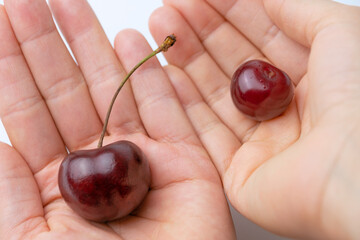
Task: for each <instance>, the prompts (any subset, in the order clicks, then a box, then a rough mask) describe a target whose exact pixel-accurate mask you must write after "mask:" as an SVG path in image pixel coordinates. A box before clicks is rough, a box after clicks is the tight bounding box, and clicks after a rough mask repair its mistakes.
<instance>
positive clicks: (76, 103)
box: [5, 0, 101, 150]
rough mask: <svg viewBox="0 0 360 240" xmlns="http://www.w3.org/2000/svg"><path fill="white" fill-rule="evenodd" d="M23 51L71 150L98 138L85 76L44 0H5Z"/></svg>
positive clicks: (98, 124)
mask: <svg viewBox="0 0 360 240" xmlns="http://www.w3.org/2000/svg"><path fill="white" fill-rule="evenodd" d="M5 8H6V10H7V12H8V14H9V18H10V22H11V25H12V27H13V29H14V32H15V35H16V37H17V39H18V41H19V43H20V46H21V50H22V52H23V54H24V56H25V58H26V61H27V64H28V65H29V68H30V70H31V72H32V75H33V76H34V79H35V81H36V84H37V86H38V88H39V90H40V92H41V94H42V96H43V97H44V98H45V101H46V103H47V106H48V107H49V110H50V112H51V114H52V116H53V118H54V121H55V123H56V125H57V128H58V129H59V132H60V134H61V136H62V138H63V139H64V141H65V143H66V145H67V146H68V147H69V149H70V150H72V149H75V148H79V147H81V146H84V145H86V144H88V143H90V142H92V141H94V140H95V138H97V137H98V135H99V132H100V130H101V122H100V121H99V119H98V116H97V113H96V111H95V108H94V106H93V104H92V101H91V98H90V95H89V93H88V89H87V86H86V84H85V81H84V79H83V76H82V74H81V72H80V70H79V69H78V67H77V65H76V64H75V62H74V60H73V59H72V57H71V55H70V53H69V52H68V50H67V48H66V46H65V45H64V43H63V42H62V39H61V37H60V35H59V33H58V32H57V31H56V27H55V24H54V22H53V19H52V16H51V13H50V11H49V8H48V6H47V4H46V1H43V0H40V1H39V0H37V1H35V0H24V1H5Z"/></svg>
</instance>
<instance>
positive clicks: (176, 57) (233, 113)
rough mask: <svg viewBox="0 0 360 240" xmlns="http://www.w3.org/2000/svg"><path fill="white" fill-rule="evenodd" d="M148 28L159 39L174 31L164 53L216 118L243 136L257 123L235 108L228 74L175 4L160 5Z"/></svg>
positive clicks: (159, 40) (238, 135)
mask: <svg viewBox="0 0 360 240" xmlns="http://www.w3.org/2000/svg"><path fill="white" fill-rule="evenodd" d="M164 22H166V24H163V23H164ZM150 30H151V31H152V34H153V36H154V38H155V40H156V41H157V42H158V43H160V42H161V41H162V39H163V36H164V35H166V34H167V33H169V32H174V33H175V34H176V35H177V38H178V41H177V43H176V45H175V46H174V47H173V49H172V51H168V52H167V53H166V54H165V56H166V58H167V60H168V61H169V63H171V64H173V65H176V66H178V67H180V68H182V69H184V71H185V72H186V73H187V74H188V76H189V77H190V79H192V80H193V82H194V83H195V85H196V87H197V89H198V90H199V92H200V93H201V95H202V97H203V98H204V101H205V102H206V103H207V104H208V105H209V106H210V107H211V109H212V110H213V111H214V112H215V113H216V115H217V116H218V118H219V119H220V120H221V121H223V122H224V123H225V125H226V126H227V127H228V128H229V129H232V131H234V133H235V135H236V136H237V137H239V138H240V139H242V138H243V137H244V136H245V135H246V133H247V131H248V130H249V129H250V128H251V127H253V126H254V124H256V123H255V122H254V121H252V120H249V119H248V118H246V117H245V116H244V115H243V114H241V113H240V112H239V111H238V110H237V109H236V108H235V106H234V104H233V103H232V100H231V96H230V79H229V77H228V76H227V75H226V74H224V72H223V71H222V69H221V68H219V66H218V64H217V63H216V62H215V61H214V60H213V58H212V57H211V56H210V55H209V54H208V52H207V51H206V50H205V49H204V47H203V46H202V43H201V42H200V41H199V39H198V38H197V36H196V34H195V33H194V32H193V31H192V29H191V27H190V26H189V25H188V24H187V23H186V21H185V19H184V18H183V17H182V16H181V15H180V14H179V13H178V12H177V11H176V10H175V9H174V8H171V7H163V8H160V9H158V10H157V11H156V12H155V13H154V14H153V15H152V17H151V19H150ZM239 123H241V124H239Z"/></svg>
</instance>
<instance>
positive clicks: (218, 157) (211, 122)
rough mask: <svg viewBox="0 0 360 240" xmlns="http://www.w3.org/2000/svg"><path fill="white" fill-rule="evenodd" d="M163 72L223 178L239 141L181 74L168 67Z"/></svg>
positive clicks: (177, 69) (175, 69) (179, 71)
mask: <svg viewBox="0 0 360 240" xmlns="http://www.w3.org/2000/svg"><path fill="white" fill-rule="evenodd" d="M166 72H167V73H168V76H169V77H170V80H171V83H172V84H173V86H174V88H175V90H176V94H177V95H178V97H179V99H180V102H181V104H182V106H183V108H184V109H185V111H186V114H187V116H188V117H189V119H190V121H191V123H192V125H193V126H194V128H195V131H196V133H197V135H198V136H199V138H200V140H201V142H202V144H203V145H204V147H205V149H207V151H208V153H209V154H210V157H211V159H212V160H213V162H214V164H215V166H216V168H217V169H218V172H219V174H220V175H221V176H223V175H224V173H225V172H226V170H227V168H228V167H229V166H230V164H231V159H232V157H233V155H234V154H235V152H236V151H237V149H238V148H239V147H240V146H241V143H240V141H239V140H238V139H237V137H236V136H235V135H234V134H233V132H232V131H230V130H229V129H228V128H227V127H226V126H225V125H224V124H223V123H222V122H221V120H220V119H219V118H218V117H217V116H216V115H215V114H214V113H213V112H212V110H211V109H210V108H209V107H208V105H207V104H206V103H205V102H204V100H203V99H202V97H201V95H200V93H199V92H198V91H197V89H196V87H195V85H194V84H193V82H192V81H191V80H190V79H189V77H188V76H187V75H186V74H185V73H184V72H183V71H181V70H180V69H179V68H176V67H174V66H168V67H167V68H166Z"/></svg>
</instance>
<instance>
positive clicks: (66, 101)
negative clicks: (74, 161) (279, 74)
mask: <svg viewBox="0 0 360 240" xmlns="http://www.w3.org/2000/svg"><path fill="white" fill-rule="evenodd" d="M50 5H51V7H52V10H53V13H54V16H55V17H56V19H57V21H58V22H59V25H60V27H61V29H62V32H63V34H64V35H65V37H66V38H67V41H68V42H69V45H70V47H71V49H72V51H73V53H74V55H75V57H76V60H77V62H78V64H79V66H77V65H76V64H75V63H74V61H73V60H72V58H71V57H70V55H69V53H68V52H67V50H66V48H65V46H64V45H63V44H62V42H61V41H60V38H59V36H58V34H57V33H56V31H52V30H53V29H54V28H53V27H52V26H53V23H52V21H51V18H50V14H49V12H48V9H47V8H46V5H45V4H44V2H43V1H40V0H22V1H11V0H8V1H5V8H6V12H7V14H6V13H5V9H3V8H1V11H0V40H1V42H2V43H4V44H1V45H0V59H1V60H0V115H1V118H2V121H3V123H4V126H5V128H6V130H7V132H8V135H9V138H10V139H11V142H12V145H13V146H14V147H13V148H11V147H9V146H7V145H4V144H3V145H1V147H0V164H1V165H0V166H1V169H2V171H0V189H1V192H2V197H1V198H0V206H2V214H1V215H0V236H1V237H2V238H4V239H11V238H13V239H18V238H21V239H26V238H34V239H53V238H55V239H56V238H67V239H71V238H74V239H79V238H85V239H104V238H107V239H112V238H114V239H119V238H120V239H136V238H140V239H177V238H178V239H234V238H235V236H234V229H233V225H232V222H231V218H230V215H229V210H228V207H227V204H226V200H225V198H224V195H223V192H222V191H223V189H222V187H223V188H224V190H225V193H226V195H227V197H228V199H229V200H230V202H231V203H232V204H233V206H234V207H235V208H236V209H237V210H238V211H240V212H241V213H242V214H244V215H245V216H246V217H248V218H249V219H251V220H252V221H254V222H256V223H257V224H259V225H261V226H262V227H264V228H266V229H268V230H271V231H274V232H276V233H278V234H282V235H285V236H288V237H294V238H320V239H324V238H325V239H351V238H353V239H356V238H359V237H360V232H359V230H358V229H359V228H358V222H359V216H360V206H359V204H358V202H359V200H360V196H359V194H358V193H359V191H360V175H359V174H358V172H359V170H360V165H359V161H358V159H359V157H358V156H359V153H360V150H359V147H358V146H359V145H360V126H359V125H360V121H359V120H360V113H359V111H358V110H357V109H359V104H360V96H359V90H360V82H359V76H360V60H359V58H360V57H359V56H360V45H359V44H358V43H359V42H360V30H359V27H358V26H359V24H360V17H359V16H360V14H359V13H360V11H359V9H357V8H350V7H346V6H342V5H340V4H336V3H332V2H331V1H327V0H311V1H310V0H307V1H304V0H302V1H300V0H288V1H282V0H262V1H261V0H252V1H245V0H238V1H236V0H207V1H205V0H187V1H177V0H165V1H164V5H165V6H164V7H162V8H160V9H158V10H157V11H155V12H154V14H153V15H152V17H151V19H150V29H151V31H152V33H153V35H154V37H155V39H156V40H157V41H158V42H159V44H160V42H162V40H163V39H164V36H166V35H168V34H169V33H175V34H176V35H177V38H178V42H177V43H176V44H175V45H174V47H173V48H171V49H170V50H169V51H168V52H167V53H166V58H167V60H168V62H169V64H170V65H169V66H167V67H165V68H164V69H163V68H162V67H161V66H160V65H159V63H158V62H157V61H156V60H152V61H150V62H149V63H147V64H145V65H144V66H143V67H142V68H141V69H139V71H138V72H137V73H135V75H134V76H133V78H132V80H131V82H130V84H126V85H125V88H124V89H123V91H122V93H121V94H120V96H119V99H118V101H117V103H116V106H115V107H114V112H113V114H112V118H111V120H110V124H109V128H108V132H109V137H107V138H106V139H105V144H106V142H107V143H110V142H113V141H116V140H118V139H128V140H131V141H134V142H135V143H136V144H138V145H139V146H140V147H141V148H142V149H143V150H144V152H145V154H146V155H147V156H148V158H149V161H150V165H151V170H152V177H153V179H152V181H153V183H152V189H151V191H150V193H149V195H148V197H147V198H146V199H145V202H144V204H143V205H142V206H141V207H140V208H139V210H138V211H137V212H136V213H134V214H133V215H132V216H130V217H129V218H126V219H124V220H121V221H118V222H112V223H109V224H94V223H91V222H88V221H85V220H83V219H81V218H79V217H77V216H76V215H75V214H74V213H73V212H72V211H70V209H69V208H68V207H67V206H66V205H65V203H64V202H63V200H62V199H61V197H60V195H59V191H58V188H57V182H56V175H57V169H58V165H59V162H60V161H61V159H62V158H63V156H64V155H65V153H66V152H65V146H67V147H68V148H69V149H70V150H71V151H73V150H76V149H83V148H91V147H95V146H96V141H97V138H98V136H99V135H100V131H101V125H102V121H103V120H104V117H103V116H105V113H106V109H107V105H108V103H109V102H110V99H111V97H112V93H113V92H114V91H115V89H116V87H117V85H118V84H119V82H120V81H121V78H122V77H123V76H124V75H125V71H129V70H130V68H131V67H132V66H133V65H134V64H135V63H136V62H137V61H139V59H141V58H143V57H144V56H145V55H147V54H148V53H149V52H150V51H151V50H150V48H149V46H148V45H147V43H146V41H145V40H144V39H143V38H142V37H141V36H140V35H139V33H136V32H134V31H129V30H127V31H123V32H121V33H120V34H119V35H118V36H117V39H116V40H115V53H114V50H113V49H112V48H111V46H110V45H109V43H108V41H107V40H106V37H105V35H104V33H103V32H102V30H101V28H100V26H99V23H98V22H97V20H96V18H95V16H94V15H93V13H92V12H91V10H90V9H89V7H88V5H87V4H86V3H85V2H84V1H82V0H79V1H70V0H50ZM244 9H246V11H244ZM9 19H10V20H9ZM164 22H166V24H163V23H164ZM274 24H275V25H274ZM12 31H14V33H15V35H14V34H13V32H12ZM15 36H16V38H15ZM18 43H20V46H19V45H18ZM310 48H311V52H310ZM20 49H21V51H20ZM134 49H136V51H135V50H134ZM116 57H117V58H116ZM254 58H258V59H263V60H267V61H270V62H272V63H273V64H275V65H276V66H278V67H279V68H281V69H283V70H284V71H286V72H287V73H288V74H289V75H290V77H291V78H292V80H293V81H294V84H295V85H296V93H295V96H296V97H295V99H294V101H293V103H292V104H291V106H290V107H289V109H288V110H287V111H286V112H285V113H284V115H283V116H281V117H279V118H276V119H274V120H271V121H266V122H262V123H258V122H254V121H252V120H249V119H247V118H246V117H244V116H243V115H242V114H241V113H239V112H238V111H237V110H236V109H235V107H234V106H233V104H232V102H231V98H230V95H229V86H230V77H231V75H232V73H233V71H234V70H235V69H236V68H237V67H238V65H240V64H241V63H242V62H244V61H245V60H248V59H254ZM147 80H151V82H150V81H147ZM153 86H156V88H154V87H153ZM124 113H126V114H124ZM19 126H20V127H19ZM164 126H166V128H165V127H164ZM203 147H204V148H205V149H204V148H203ZM209 156H210V158H209ZM210 159H211V160H212V161H210ZM221 184H223V185H221ZM9 199H11V201H9ZM24 209H26V211H24Z"/></svg>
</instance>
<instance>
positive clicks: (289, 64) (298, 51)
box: [183, 0, 309, 84]
mask: <svg viewBox="0 0 360 240" xmlns="http://www.w3.org/2000/svg"><path fill="white" fill-rule="evenodd" d="M200 2H201V3H202V5H203V7H202V8H203V9H204V8H206V4H205V2H207V3H208V4H209V5H210V6H211V7H212V8H213V9H214V10H216V11H217V12H219V13H220V14H221V15H222V16H223V17H224V18H225V19H226V21H229V23H230V24H232V26H234V27H235V28H236V29H237V31H239V32H241V33H242V34H243V35H244V36H245V37H246V38H247V39H249V41H251V43H253V44H254V45H255V46H256V47H257V48H258V49H260V50H261V52H262V53H263V54H264V55H265V56H266V57H267V58H268V59H269V60H270V61H271V62H273V63H274V64H275V65H276V66H278V67H279V68H281V69H283V70H284V71H285V72H287V73H288V74H289V76H290V77H291V79H292V80H293V81H294V82H295V83H296V84H297V83H298V82H299V81H300V79H301V78H302V76H303V75H304V74H305V72H306V69H307V62H308V57H309V49H308V48H307V47H305V46H303V45H301V44H299V43H298V42H297V41H294V40H293V39H292V38H291V35H287V34H286V33H284V32H283V31H281V30H279V28H278V26H277V25H275V24H274V22H273V21H272V20H271V19H270V18H269V16H268V15H267V13H266V11H265V9H264V6H263V2H262V0H254V1H238V0H227V1H223V0H203V1H200ZM268 2H269V4H268V5H272V6H274V5H276V4H273V2H272V1H268ZM207 8H209V6H207ZM277 9H279V4H278V6H277ZM214 10H213V12H215V11H214ZM184 11H187V12H189V11H190V10H189V8H187V9H186V10H184ZM184 11H183V12H184ZM203 11H204V10H203ZM208 11H209V10H208ZM189 14H190V13H188V14H187V15H189ZM195 14H196V13H195ZM195 16H197V17H198V18H199V14H196V15H195ZM195 16H194V15H193V16H192V18H191V20H190V21H189V22H190V23H192V25H195V24H196V19H195ZM303 19H306V18H303ZM285 24H286V25H288V26H291V23H289V22H287V21H286V23H285ZM288 36H290V37H288ZM231 45H232V44H231ZM233 47H234V48H236V47H238V46H233ZM214 51H215V50H214Z"/></svg>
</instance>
